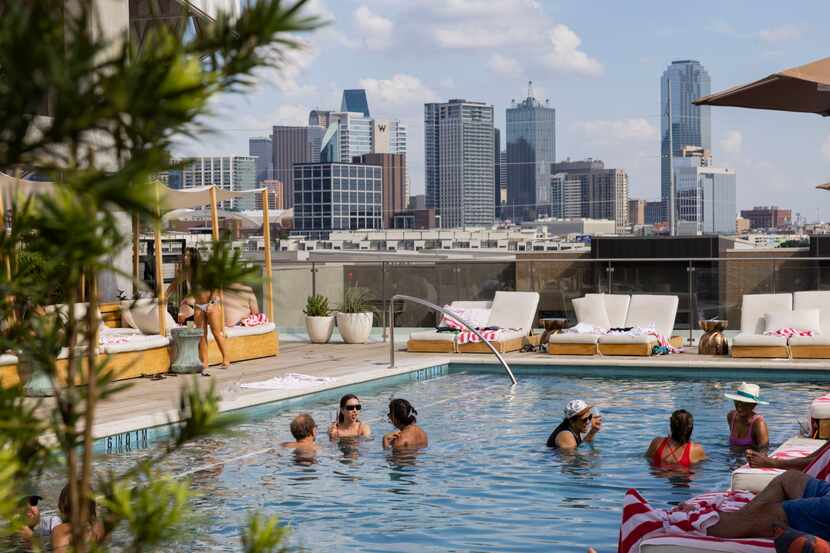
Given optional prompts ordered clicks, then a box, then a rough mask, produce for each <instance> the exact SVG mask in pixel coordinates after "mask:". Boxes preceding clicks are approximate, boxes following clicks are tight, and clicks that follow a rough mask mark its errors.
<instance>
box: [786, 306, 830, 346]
mask: <svg viewBox="0 0 830 553" xmlns="http://www.w3.org/2000/svg"><path fill="white" fill-rule="evenodd" d="M815 308H818V310H819V332H820V333H819V334H816V335H815V336H792V337H790V339H789V341H788V345H789V348H790V355H791V356H792V357H793V358H794V359H830V292H796V293H794V294H793V309H794V310H795V311H801V310H806V309H815Z"/></svg>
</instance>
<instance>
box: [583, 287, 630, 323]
mask: <svg viewBox="0 0 830 553" xmlns="http://www.w3.org/2000/svg"><path fill="white" fill-rule="evenodd" d="M585 297H586V298H594V297H596V298H602V302H603V303H604V304H605V312H606V314H607V315H608V326H606V327H603V328H608V327H616V328H619V327H621V326H625V319H626V317H627V316H628V307H629V305H630V304H631V296H629V295H627V294H585Z"/></svg>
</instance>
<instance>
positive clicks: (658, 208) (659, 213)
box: [646, 200, 663, 225]
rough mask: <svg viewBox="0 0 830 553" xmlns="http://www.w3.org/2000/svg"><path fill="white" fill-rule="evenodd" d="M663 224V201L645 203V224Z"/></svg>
mask: <svg viewBox="0 0 830 553" xmlns="http://www.w3.org/2000/svg"><path fill="white" fill-rule="evenodd" d="M662 222H663V200H657V201H656V202H646V224H647V225H656V224H658V223H662Z"/></svg>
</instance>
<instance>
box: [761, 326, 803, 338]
mask: <svg viewBox="0 0 830 553" xmlns="http://www.w3.org/2000/svg"><path fill="white" fill-rule="evenodd" d="M815 335H816V333H815V332H814V331H812V330H807V329H799V328H790V327H785V328H779V329H778V330H768V331H766V332H764V336H783V337H784V338H790V337H792V336H815Z"/></svg>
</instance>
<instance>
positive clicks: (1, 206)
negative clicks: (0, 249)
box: [0, 190, 12, 280]
mask: <svg viewBox="0 0 830 553" xmlns="http://www.w3.org/2000/svg"><path fill="white" fill-rule="evenodd" d="M5 195H6V191H5V190H0V216H1V217H2V220H0V221H2V225H3V226H2V227H0V229H1V230H2V232H3V234H6V199H5V197H4V196H5ZM3 265H4V266H5V268H6V280H11V279H12V264H11V259H9V256H7V255H4V256H3Z"/></svg>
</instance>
